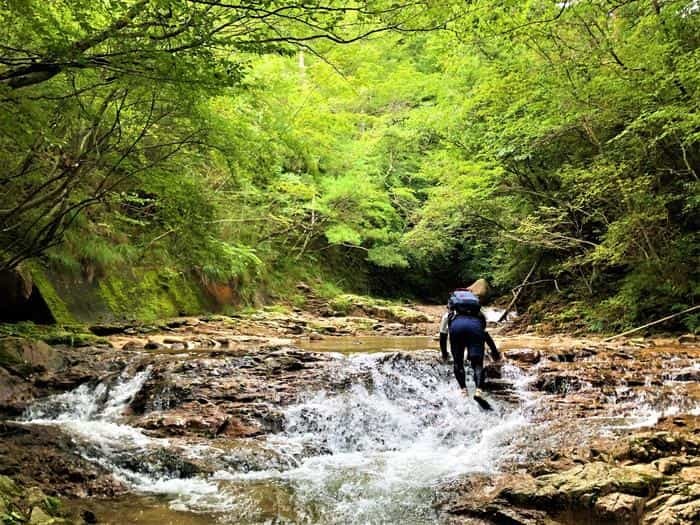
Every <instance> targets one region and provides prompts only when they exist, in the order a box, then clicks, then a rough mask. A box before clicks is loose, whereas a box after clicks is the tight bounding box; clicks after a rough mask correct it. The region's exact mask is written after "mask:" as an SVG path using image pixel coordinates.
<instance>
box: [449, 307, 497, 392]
mask: <svg viewBox="0 0 700 525" xmlns="http://www.w3.org/2000/svg"><path fill="white" fill-rule="evenodd" d="M484 343H486V344H488V345H489V349H490V350H491V355H492V356H493V358H494V359H496V360H498V359H500V358H501V355H500V353H499V352H498V349H497V348H496V344H495V343H494V342H493V339H491V336H490V335H489V333H488V332H487V331H486V318H485V317H484V316H483V315H482V314H480V315H479V316H474V315H463V314H456V315H455V316H454V317H453V318H452V319H451V321H450V350H451V351H452V360H453V362H454V372H455V377H456V378H457V382H458V383H459V386H460V387H461V388H467V384H466V374H465V372H464V350H465V349H466V350H467V358H468V359H469V363H470V364H471V367H472V370H473V371H474V383H475V384H476V388H482V387H483V386H484V381H485V380H486V374H485V371H484Z"/></svg>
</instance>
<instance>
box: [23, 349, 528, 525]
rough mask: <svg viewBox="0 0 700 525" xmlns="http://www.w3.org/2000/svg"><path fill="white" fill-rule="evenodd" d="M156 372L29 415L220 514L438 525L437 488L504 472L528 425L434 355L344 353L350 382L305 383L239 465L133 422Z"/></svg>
mask: <svg viewBox="0 0 700 525" xmlns="http://www.w3.org/2000/svg"><path fill="white" fill-rule="evenodd" d="M150 373H151V370H150V369H145V370H143V371H141V372H138V373H135V374H131V375H129V373H128V372H124V373H123V374H122V375H121V376H119V377H117V378H115V379H113V380H112V381H106V382H104V383H101V384H98V385H92V386H88V385H83V386H81V387H79V388H77V389H76V390H74V391H72V392H68V393H65V394H61V395H58V396H53V397H50V398H48V399H45V400H42V401H40V402H38V403H37V404H35V405H34V406H33V407H31V409H30V410H28V412H27V414H26V416H25V421H26V422H27V423H29V424H42V425H57V426H60V427H61V428H62V429H63V430H65V431H66V432H69V433H71V434H73V435H75V436H76V437H77V438H79V440H78V443H79V445H78V446H79V447H81V454H83V456H84V457H86V458H88V459H90V460H92V461H95V462H97V463H99V464H100V465H102V466H104V467H106V468H108V469H109V470H111V471H112V472H113V473H114V475H115V476H116V477H117V478H118V479H120V480H122V481H123V482H125V483H127V484H128V485H130V486H131V487H132V488H133V489H134V490H135V491H137V492H142V493H152V494H162V495H165V496H167V497H168V498H169V500H170V505H171V507H172V508H174V509H178V510H183V511H195V512H200V513H202V512H203V513H208V514H211V515H212V516H215V517H216V519H217V522H220V523H250V524H253V523H265V522H270V521H271V520H273V521H274V520H277V519H279V520H282V521H284V520H288V521H289V522H308V523H386V522H388V523H395V522H404V523H411V524H419V523H433V522H434V520H435V510H434V509H433V507H432V503H433V501H434V500H435V497H436V491H438V490H439V487H440V486H441V485H442V484H444V483H446V482H449V481H450V480H453V479H456V478H458V477H460V476H463V475H465V474H469V473H488V472H494V471H497V470H498V468H499V466H500V465H501V464H502V463H503V462H504V461H507V460H508V459H512V458H513V457H514V455H515V454H516V453H517V450H515V448H514V447H512V446H510V443H511V438H512V437H513V436H514V435H516V434H517V433H518V431H519V429H520V428H521V427H522V426H523V425H525V424H526V422H527V420H526V418H525V417H524V416H523V413H522V411H521V410H520V407H519V406H517V405H513V404H506V403H505V402H502V401H498V400H494V406H495V410H494V411H491V412H484V411H483V410H482V409H480V408H479V407H478V405H477V404H476V403H475V402H474V401H473V400H472V399H471V398H468V397H464V396H462V395H461V393H460V392H459V390H458V388H457V387H456V383H455V382H454V378H453V375H452V370H451V367H450V366H449V365H444V364H441V363H438V362H436V361H434V360H433V359H421V358H414V357H412V356H411V355H409V354H405V353H391V354H382V353H377V354H361V355H352V356H346V357H341V356H339V357H338V359H337V363H336V374H337V380H338V384H345V385H349V386H347V387H344V388H340V389H331V390H329V391H325V390H322V391H318V392H308V393H306V395H305V397H303V398H302V399H300V400H299V401H298V402H297V403H296V404H293V405H290V406H288V407H286V408H285V411H284V420H285V424H284V428H283V429H282V431H281V432H279V433H277V434H273V435H269V436H267V437H266V438H264V439H262V440H257V441H256V442H255V445H256V446H259V447H262V449H264V450H267V451H269V457H270V460H269V461H267V462H265V461H263V462H262V464H259V465H257V466H254V467H250V468H246V469H242V468H239V467H238V468H237V467H236V466H235V465H236V463H235V462H233V461H229V462H228V463H227V461H226V460H227V457H228V456H230V455H231V452H230V451H227V450H222V449H221V448H218V445H216V444H212V445H211V446H208V445H206V444H204V445H203V444H202V442H201V440H199V441H198V442H197V443H192V442H190V443H188V442H187V441H186V440H184V441H183V440H182V439H175V438H173V439H170V440H165V439H155V438H152V437H149V436H147V435H146V434H144V432H143V431H142V430H140V429H138V428H136V427H133V426H130V425H129V424H128V418H125V417H124V416H123V412H124V409H125V408H126V407H127V405H128V404H129V402H130V401H131V400H132V399H133V397H134V396H135V395H136V394H137V393H138V392H139V391H140V390H141V389H142V388H143V386H144V384H145V382H146V381H147V380H148V378H149V375H150ZM472 390H473V389H472ZM241 443H242V446H245V440H241ZM250 444H251V445H252V441H250ZM154 450H167V451H168V453H169V454H171V455H172V454H175V455H178V456H181V457H183V458H190V459H191V458H193V457H195V456H196V457H197V460H198V461H200V462H205V463H206V462H207V461H209V462H211V464H216V465H217V468H218V471H216V473H215V474H214V475H198V476H193V477H188V478H183V477H179V476H178V475H177V474H173V473H172V472H169V471H166V470H165V469H163V468H160V467H159V466H158V465H154V464H153V463H152V462H153V461H154V459H153V458H154V457H157V456H158V454H153V453H152V452H153V451H154ZM135 459H136V461H135ZM222 465H223V466H222Z"/></svg>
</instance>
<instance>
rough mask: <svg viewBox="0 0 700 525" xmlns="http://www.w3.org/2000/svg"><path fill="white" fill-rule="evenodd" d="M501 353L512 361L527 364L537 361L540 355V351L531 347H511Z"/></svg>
mask: <svg viewBox="0 0 700 525" xmlns="http://www.w3.org/2000/svg"><path fill="white" fill-rule="evenodd" d="M503 355H504V356H505V357H506V358H507V359H510V360H512V361H518V362H521V363H528V364H535V363H538V362H539V361H540V358H541V357H542V356H541V354H540V351H539V350H535V349H533V348H513V349H512V350H506V351H505V352H504V353H503Z"/></svg>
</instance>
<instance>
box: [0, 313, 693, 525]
mask: <svg viewBox="0 0 700 525" xmlns="http://www.w3.org/2000/svg"><path fill="white" fill-rule="evenodd" d="M425 313H426V312H424V313H423V314H422V316H421V313H420V312H417V313H416V316H415V317H414V318H411V317H410V316H409V317H407V318H404V319H403V321H402V322H397V321H396V320H387V319H378V318H372V317H368V315H369V314H367V313H365V314H364V315H357V316H355V317H333V318H330V319H328V318H314V317H313V316H311V315H310V314H302V313H297V314H294V315H288V314H287V315H284V314H277V313H267V314H256V315H252V316H247V317H245V318H238V319H236V318H204V319H194V318H188V319H178V320H172V321H168V322H166V323H162V324H161V325H159V326H152V327H103V330H102V333H103V335H105V336H106V337H107V341H106V342H105V344H103V345H101V346H90V347H83V348H68V347H49V346H47V345H44V344H42V343H37V342H28V341H24V340H18V339H12V338H7V339H4V340H2V343H1V344H0V346H1V348H2V352H1V359H0V413H1V414H2V422H0V438H1V439H0V475H2V476H5V477H1V478H0V481H1V482H2V483H0V516H3V519H5V521H7V522H9V523H22V522H24V521H27V520H33V521H32V522H33V523H60V520H62V519H63V520H67V523H114V524H123V523H141V524H160V523H172V524H181V525H195V524H200V523H221V524H227V523H250V524H254V523H411V524H419V523H435V522H436V521H441V522H444V523H523V524H539V523H658V524H661V523H678V524H685V523H688V524H690V523H698V522H699V521H700V478H699V474H700V456H699V455H698V448H699V447H700V427H699V423H698V416H700V389H699V388H698V382H697V380H698V378H699V377H700V365H699V364H698V363H699V361H698V356H699V355H700V347H699V346H698V345H697V343H696V342H695V341H694V340H692V338H689V339H688V340H686V341H685V342H684V343H683V344H681V343H679V342H678V341H673V340H666V341H665V340H654V341H649V340H639V341H637V340H633V341H627V342H624V343H616V344H610V343H603V342H601V341H599V340H594V339H591V340H582V339H570V338H556V337H552V338H539V337H530V336H508V337H500V338H499V337H497V338H496V340H497V343H498V344H499V345H500V346H501V347H502V348H503V349H504V350H505V355H506V359H505V360H504V362H503V363H501V364H491V365H489V377H490V382H489V388H490V390H491V392H490V396H491V399H492V401H493V405H494V410H493V411H491V412H484V411H483V410H481V409H480V408H479V407H478V406H477V405H476V404H475V403H474V402H473V401H472V400H471V399H468V398H464V397H462V396H461V395H460V394H459V393H458V392H457V389H456V388H455V385H454V382H453V378H452V372H451V365H449V364H445V363H442V362H441V361H440V360H439V359H438V351H437V350H436V342H435V341H434V340H433V339H432V337H430V336H429V335H430V334H431V333H432V332H433V330H434V329H435V327H434V324H433V323H431V322H429V321H430V318H431V317H433V315H434V314H435V313H437V312H431V311H427V313H428V314H429V315H428V316H427V317H426V315H425ZM324 327H325V328H324ZM336 334H340V335H336ZM55 496H58V497H59V498H60V499H55V498H54V497H55ZM6 516H9V518H7V517H6ZM10 519H12V520H15V521H9V520H10Z"/></svg>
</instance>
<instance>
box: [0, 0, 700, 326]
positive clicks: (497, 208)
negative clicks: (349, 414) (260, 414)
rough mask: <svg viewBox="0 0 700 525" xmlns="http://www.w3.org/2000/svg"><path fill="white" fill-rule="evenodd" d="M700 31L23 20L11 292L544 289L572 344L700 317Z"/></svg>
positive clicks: (509, 9) (485, 6) (3, 77)
mask: <svg viewBox="0 0 700 525" xmlns="http://www.w3.org/2000/svg"><path fill="white" fill-rule="evenodd" d="M690 5H691V4H690V3H689V2H688V1H687V0H670V1H668V2H654V3H652V4H651V5H650V4H645V3H640V2H623V3H621V4H620V5H616V6H611V5H610V4H609V3H608V2H603V1H602V0H591V1H587V2H566V3H559V4H557V3H555V2H545V1H543V0H528V1H526V2H505V3H504V2H495V1H493V0H478V1H477V2H473V3H470V4H464V3H456V2H438V3H432V4H430V5H429V6H426V5H424V4H422V3H418V4H410V5H396V4H394V3H391V2H383V1H379V2H358V3H350V4H348V3H336V2H331V3H330V4H329V5H328V6H325V5H324V6H319V5H315V4H299V5H296V4H289V5H287V4H284V3H283V2H278V1H273V2H269V3H265V5H259V6H257V5H256V6H247V5H243V4H241V5H237V4H236V5H234V4H230V5H229V4H226V5H224V4H217V3H215V5H204V4H201V5H199V4H196V5H194V4H192V3H191V2H188V1H187V0H157V1H149V2H142V1H139V0H129V1H126V2H118V3H117V4H114V5H112V4H111V3H104V2H102V3H101V2H97V3H94V2H85V1H78V2H66V1H60V2H51V3H45V2H44V3H42V2H35V1H32V2H29V3H27V5H26V6H25V7H26V9H24V10H20V9H13V8H12V4H8V5H7V6H5V7H0V20H1V21H2V22H3V24H1V26H2V29H0V36H3V42H5V44H6V49H5V50H4V51H2V52H0V55H3V56H4V55H7V56H4V59H5V60H4V61H2V62H0V64H3V65H2V66H0V106H1V107H2V109H3V111H2V112H0V115H1V116H0V130H2V131H3V133H1V134H0V162H2V163H3V165H6V166H8V167H9V168H8V172H7V175H5V176H3V178H0V185H2V189H3V192H4V194H5V195H8V196H10V197H9V199H7V200H8V201H9V202H8V204H3V206H2V207H1V209H0V266H2V265H3V264H4V265H6V266H8V265H9V266H12V264H14V262H15V261H17V260H19V259H22V258H26V257H30V258H32V257H33V258H36V257H37V256H42V257H44V258H45V260H46V263H47V264H49V265H50V266H51V267H53V268H54V269H55V270H56V271H58V272H61V273H65V274H73V275H76V276H82V277H84V278H86V279H87V280H89V281H92V280H93V279H94V280H95V281H97V282H98V283H99V287H100V290H101V291H102V292H101V293H102V294H103V298H104V299H105V301H106V302H107V303H108V304H109V307H110V309H112V310H113V311H115V312H118V313H119V314H120V315H123V316H131V317H138V316H144V317H146V318H154V317H163V316H165V315H170V314H174V313H177V311H179V310H182V311H190V312H193V311H197V310H198V309H201V308H205V307H206V302H207V301H206V299H204V298H203V297H201V294H200V292H199V291H197V290H195V289H194V287H193V286H194V285H193V284H192V283H193V282H195V281H196V280H198V281H199V282H200V283H203V284H204V285H225V286H231V287H234V288H235V289H236V296H237V300H238V301H240V302H242V303H255V302H265V301H267V300H274V299H276V298H279V297H285V298H288V299H289V300H290V301H291V302H292V303H294V304H297V305H300V304H302V302H303V296H302V295H301V294H299V293H296V292H293V291H291V290H293V289H294V286H295V284H296V282H298V281H305V282H307V283H309V284H310V285H311V286H312V287H314V288H315V289H316V290H317V291H318V292H319V293H320V294H321V295H322V296H326V297H331V296H334V295H338V294H340V293H341V291H343V290H352V291H356V292H358V293H363V294H366V293H370V292H374V291H380V292H382V293H385V294H392V295H401V294H402V293H409V294H411V293H417V294H422V295H425V296H431V297H434V298H436V299H439V300H441V301H442V300H444V297H442V294H444V293H445V292H446V291H447V289H448V288H450V287H452V286H456V285H463V284H465V283H467V282H470V281H471V280H473V279H475V278H477V277H486V278H488V279H489V280H490V281H492V282H493V283H495V284H496V286H498V287H499V288H500V289H501V290H502V291H507V290H508V289H509V288H510V287H512V286H515V285H517V284H519V283H520V281H521V280H522V279H523V277H524V276H525V275H526V274H527V273H528V271H529V270H530V268H533V267H534V268H536V270H535V272H534V274H533V277H532V279H533V280H536V281H538V282H540V283H541V284H540V285H538V286H537V287H536V288H535V287H533V288H528V289H527V293H526V294H524V299H525V300H526V301H530V302H533V301H537V300H542V302H541V303H539V304H546V301H544V300H543V297H545V296H546V294H547V293H550V292H552V293H553V292H554V290H556V289H557V288H555V287H554V286H553V284H554V283H556V285H557V287H558V289H559V290H561V295H559V296H558V300H559V302H561V301H562V300H566V301H569V302H571V303H572V304H571V305H570V307H569V308H564V309H563V310H562V311H560V312H558V313H557V314H556V315H557V316H558V317H557V319H559V321H558V322H561V323H564V322H568V321H571V322H573V320H574V319H576V318H577V317H578V318H580V319H584V320H585V322H587V323H588V326H590V327H593V328H595V329H598V330H603V331H611V330H617V329H620V328H623V327H625V326H628V325H630V324H634V323H637V322H639V321H641V320H645V319H649V318H654V317H658V316H659V314H660V313H666V311H669V312H670V311H677V310H680V309H682V308H683V307H685V306H688V305H692V304H696V303H697V300H698V291H699V287H700V284H698V283H699V281H700V279H699V276H698V272H699V270H698V264H697V260H698V259H699V258H700V253H699V250H700V248H699V246H700V239H698V233H697V232H698V229H699V226H700V224H699V223H698V217H699V216H700V191H699V190H700V183H699V182H698V176H699V175H698V174H699V173H700V131H698V130H699V129H700V107H699V104H700V102H699V101H700V97H699V96H698V93H699V90H700V60H699V59H700V40H699V39H698V35H699V34H700V12H699V11H698V10H697V9H695V8H693V7H690ZM387 26H392V27H399V28H401V29H402V31H399V32H385V31H383V30H384V29H386V27H387ZM433 27H441V28H445V29H448V31H418V32H415V33H412V32H411V30H412V29H426V28H433ZM217 28H218V29H217ZM367 31H376V33H373V36H372V38H368V39H358V40H357V42H355V43H353V44H351V45H348V46H340V45H333V44H332V42H336V43H337V42H340V41H344V40H348V39H354V38H355V37H358V36H361V35H362V34H364V33H365V32H367ZM300 41H302V42H303V43H304V45H301V46H299V45H296V44H299V42H300ZM56 177H57V178H56ZM54 179H55V180H54ZM62 185H65V186H62ZM37 190H38V192H37ZM134 281H136V282H137V283H135V282H134ZM139 281H140V282H139ZM43 286H44V284H42V291H43ZM48 293H49V295H51V291H50V290H49V292H48ZM134 296H140V297H145V298H147V299H146V300H144V301H143V304H141V305H138V304H134V302H133V297H134ZM341 302H342V301H341ZM51 303H52V305H51V306H52V309H53V308H59V309H60V306H58V307H54V304H57V305H60V301H55V300H54V299H53V298H52V299H51ZM126 305H128V306H126ZM339 306H342V304H339ZM661 310H663V312H661ZM65 314H66V312H62V313H60V316H61V317H64V316H65ZM66 318H67V317H66ZM685 322H686V323H687V326H688V327H690V328H694V327H696V326H697V318H695V317H688V318H686V319H685Z"/></svg>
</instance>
